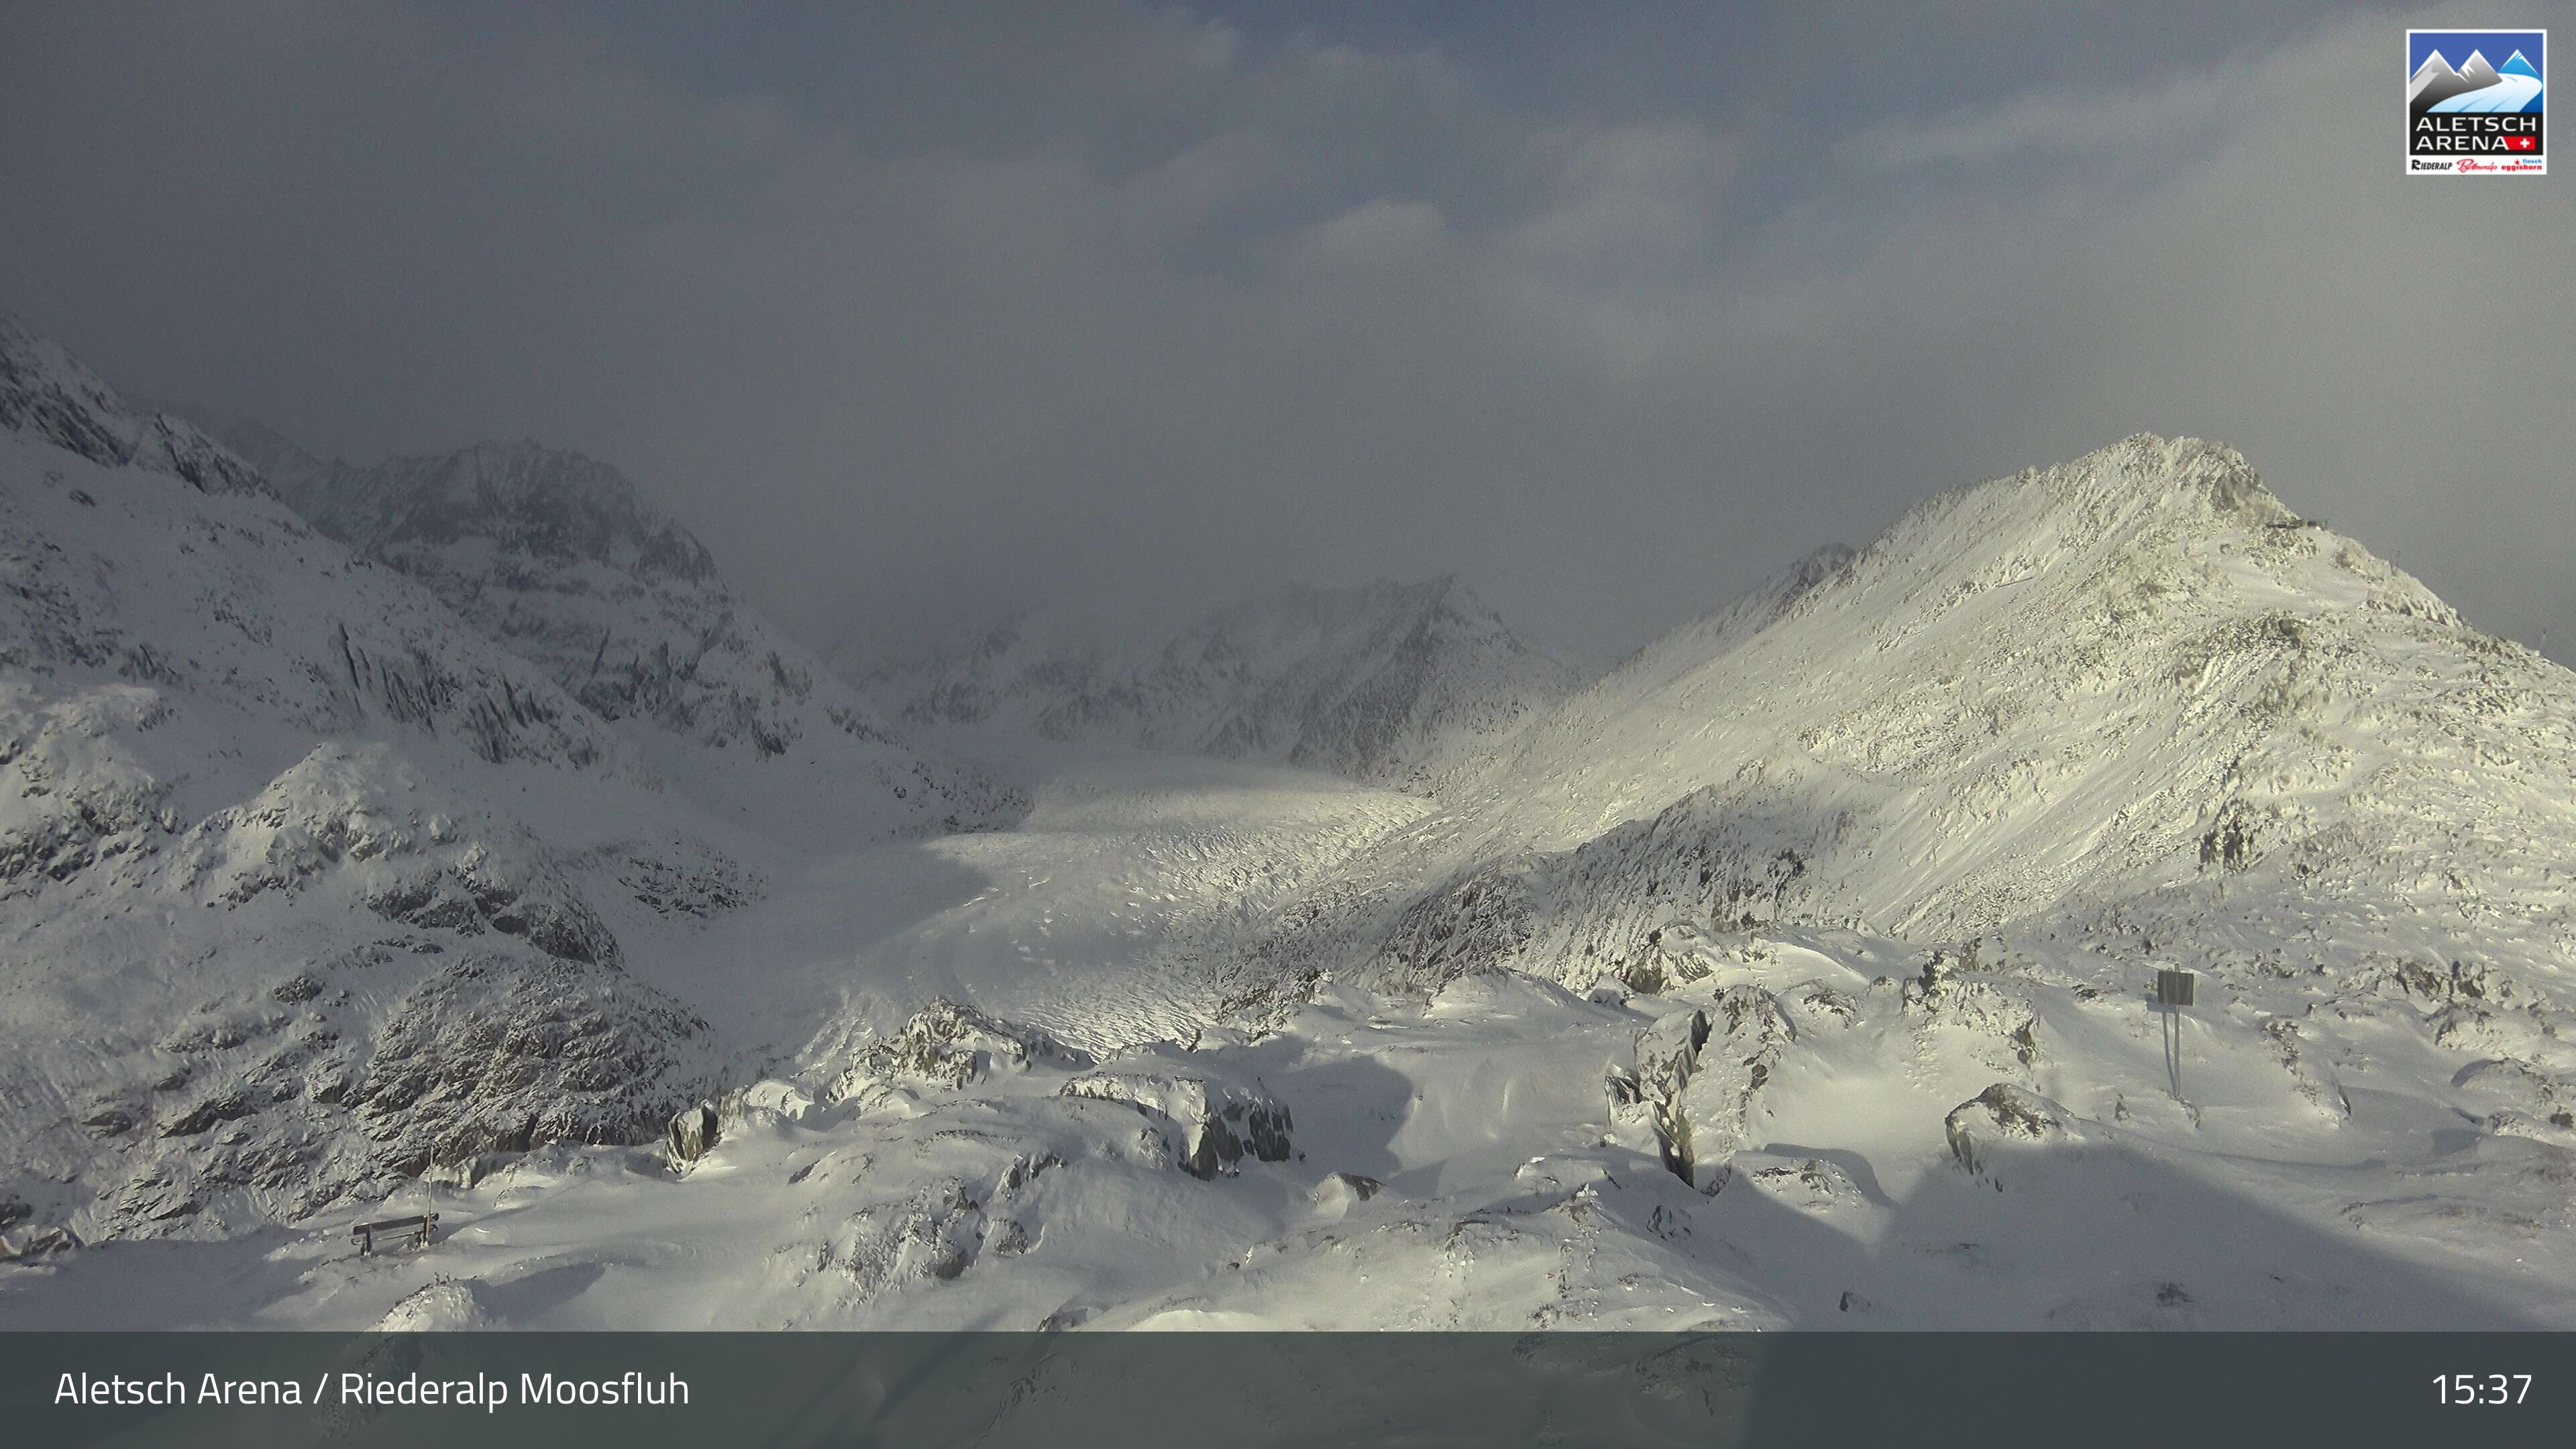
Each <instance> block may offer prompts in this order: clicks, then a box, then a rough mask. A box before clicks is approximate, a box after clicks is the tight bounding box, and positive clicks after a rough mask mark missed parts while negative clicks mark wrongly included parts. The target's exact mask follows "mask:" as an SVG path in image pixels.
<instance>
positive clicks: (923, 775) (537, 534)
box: [199, 413, 1017, 842]
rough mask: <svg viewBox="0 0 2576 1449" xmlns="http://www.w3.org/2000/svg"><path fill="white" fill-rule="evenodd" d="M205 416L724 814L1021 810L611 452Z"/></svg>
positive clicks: (871, 815) (839, 825) (898, 829)
mask: <svg viewBox="0 0 2576 1449" xmlns="http://www.w3.org/2000/svg"><path fill="white" fill-rule="evenodd" d="M199 416H201V417H204V418H205V419H206V421H207V424H208V426H209V427H211V428H213V429H214V430H215V431H216V432H217V433H218V434H219V435H220V436H223V437H225V438H226V439H228V440H234V441H236V442H237V443H238V444H239V446H240V447H241V448H242V450H243V451H244V452H245V453H246V454H248V455H250V456H253V457H256V458H259V459H261V460H263V462H264V464H265V466H267V467H268V468H269V469H271V470H272V471H271V477H272V479H273V480H274V481H275V483H276V485H277V488H278V491H279V493H280V495H281V496H282V497H284V498H285V499H286V500H287V502H289V503H290V504H292V505H293V506H294V507H295V508H296V509H297V510H298V511H300V512H302V513H303V514H304V516H305V517H307V518H309V519H311V520H312V521H313V523H314V526H315V527H317V528H319V529H320V530H321V531H322V532H324V533H326V534H328V535H330V536H331V537H333V538H336V539H339V540H341V541H342V542H344V543H346V544H348V545H349V546H350V547H351V548H353V549H355V550H356V551H357V552H358V553H359V554H361V555H362V556H364V557H368V558H372V559H379V560H382V561H383V562H385V563H388V564H391V565H392V566H393V567H395V568H397V569H399V570H401V571H402V572H403V573H405V574H407V575H409V576H411V577H412V578H413V579H415V580H417V581H419V582H420V583H421V584H423V585H424V586H426V587H427V588H428V589H429V590H430V591H431V592H432V593H434V594H436V595H437V596H438V597H439V599H440V600H442V601H443V602H445V603H446V604H447V605H448V606H449V607H450V608H452V609H454V610H455V611H456V612H457V613H458V614H460V615H462V616H463V617H464V619H465V620H466V621H467V622H469V623H470V624H472V625H473V626H474V627H475V628H476V629H477V630H478V631H480V632H481V633H482V634H483V635H484V636H485V637H486V638H488V639H490V640H492V641H493V642H494V643H496V644H498V645H499V646H500V647H502V648H504V649H507V650H509V651H511V652H512V653H514V654H517V655H519V656H521V657H522V658H525V659H527V660H529V661H530V662H532V663H534V664H536V665H538V666H539V667H540V668H542V669H543V670H544V671H545V672H546V674H547V675H548V676H549V677H551V678H552V679H553V680H554V681H555V683H556V684H558V685H560V686H561V687H562V688H563V689H564V690H565V691H567V692H568V693H570V694H571V695H572V696H573V697H574V698H575V699H578V700H579V701H580V702H581V703H582V704H583V705H584V706H585V707H586V708H588V709H589V710H590V711H592V712H593V713H595V714H597V715H598V716H600V717H601V718H602V719H605V720H607V721H609V722H610V723H612V724H615V725H618V726H619V727H620V728H622V729H623V730H624V731H625V733H626V735H627V738H628V739H629V740H630V741H631V742H632V743H633V744H634V746H635V747H636V749H637V750H638V751H639V752H640V753H642V754H643V755H644V756H645V758H647V759H648V760H650V761H652V762H653V763H654V765H655V766H656V767H658V768H659V769H661V770H662V771H663V772H664V773H665V774H666V775H668V776H669V777H670V779H671V780H672V781H673V783H675V784H676V785H678V786H679V787H680V788H681V789H682V790H683V791H688V792H693V793H695V794H697V795H699V796H701V797H703V798H705V799H706V800H707V801H709V802H710V803H712V804H715V805H716V806H717V807H718V808H719V809H720V810H721V811H722V812H723V813H724V814H727V815H738V816H743V817H745V818H746V823H750V822H754V821H756V822H757V823H758V824H757V828H760V829H763V830H766V831H769V832H771V833H775V834H779V835H781V836H784V837H791V838H795V839H798V840H803V841H807V842H820V841H825V840H832V841H847V840H851V839H866V838H871V837H875V836H880V835H885V834H890V833H891V834H926V833H936V832H939V831H942V830H952V829H964V828H971V827H974V826H977V825H982V824H986V823H990V822H991V821H992V820H993V819H995V818H997V817H998V816H1002V815H1007V814H1009V813H1010V812H1011V811H1013V810H1015V809H1016V808H1017V802H1016V801H1015V799H1014V798H1013V797H1011V796H1010V795H1009V794H1008V792H1006V791H1002V790H998V789H995V788H993V787H992V786H990V785H989V784H987V783H986V782H985V781H984V780H982V779H981V778H979V777H977V776H975V775H974V774H973V773H972V772H969V771H964V770H959V769H956V768H953V767H950V766H948V765H945V764H941V763H938V762H935V761H931V760H929V759H926V758H924V757H922V756H921V755H919V754H917V753H916V752H915V751H913V750H912V749H911V748H910V747H909V746H907V745H905V744H904V743H903V742H902V741H900V740H899V739H897V738H896V736H895V734H894V732H893V731H892V730H891V729H890V728H889V727H888V726H887V725H886V724H885V723H884V721H882V720H881V719H880V718H879V717H878V716H877V714H876V712H875V710H874V709H873V708H872V707H871V706H870V705H869V703H868V702H867V701H866V700H865V699H863V698H862V697H861V696H860V695H859V694H858V693H857V692H856V691H854V690H852V689H850V688H849V687H848V686H847V685H846V684H844V683H843V682H842V681H840V680H839V679H837V678H836V677H834V676H833V675H832V674H831V672H830V671H829V670H827V669H826V668H824V667H823V665H822V662H821V661H820V660H819V659H816V658H815V657H814V656H813V655H812V654H810V653H809V652H807V651H806V650H805V649H804V648H803V647H802V646H801V645H798V644H797V643H795V642H794V641H793V640H790V639H788V638H786V637H785V636H784V635H783V634H781V633H779V632H778V631H777V630H776V629H775V628H774V627H772V626H771V625H770V624H769V622H768V621H767V620H766V619H765V618H763V617H762V615H761V613H760V611H759V610H758V609H757V608H755V607H754V606H753V605H752V604H751V603H750V602H749V601H748V600H745V599H744V598H743V597H742V596H741V595H739V594H738V593H736V592H735V591H734V589H733V587H732V586H731V585H730V583H728V581H727V580H726V579H725V578H724V577H723V576H722V575H721V574H720V573H719V572H718V571H717V569H716V566H715V561H714V559H713V557H712V555H710V554H709V552H708V551H707V549H706V547H705V545H704V544H702V543H700V542H699V541H698V540H697V538H696V537H694V536H693V535H691V534H690V533H689V531H688V530H687V529H686V528H684V527H682V526H681V525H680V524H679V523H677V522H675V521H673V520H672V519H670V518H669V517H667V516H665V515H664V514H662V513H661V512H660V511H659V510H657V509H655V508H654V507H652V506H651V505H650V504H649V503H647V502H646V501H645V499H644V497H643V494H642V491H641V490H640V489H639V488H638V487H637V486H636V484H635V483H634V482H633V481H632V480H630V479H628V478H627V477H626V476H625V475H624V474H622V473H620V472H619V471H618V470H617V469H616V468H614V467H611V466H610V465H608V464H606V463H603V462H600V461H599V460H597V459H594V458H590V457H586V456H584V455H582V454H580V453H575V452H571V451H568V450H565V449H561V448H552V447H547V446H545V445H543V444H540V443H537V442H534V441H522V442H517V443H492V442H486V443H479V444H476V445H475V446H472V447H468V448H460V449H457V450H455V451H453V452H448V453H433V454H425V455H420V456H415V457H405V458H394V459H389V460H387V461H385V462H381V463H377V464H373V465H371V466H366V467H361V466H358V465H356V464H352V463H347V462H341V461H336V460H335V461H332V462H327V463H326V462H322V461H320V460H319V459H317V458H316V457H315V456H314V455H313V454H312V453H311V452H309V451H308V450H306V449H304V448H302V447H300V446H298V445H296V444H295V443H293V442H292V441H291V440H289V439H287V438H285V437H284V436H282V435H281V434H279V433H277V432H276V431H275V430H274V429H270V428H267V427H265V426H263V425H260V424H258V423H255V422H250V421H247V420H242V419H233V418H223V417H218V416H215V415H211V414H202V413H201V414H199Z"/></svg>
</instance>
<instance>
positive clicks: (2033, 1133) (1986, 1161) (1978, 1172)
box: [1941, 1082, 2083, 1191]
mask: <svg viewBox="0 0 2576 1449" xmlns="http://www.w3.org/2000/svg"><path fill="white" fill-rule="evenodd" d="M1941 1127H1942V1131H1943V1133H1944V1135H1946V1136H1947V1137H1948V1139H1949V1143H1950V1157H1951V1160H1952V1161H1954V1162H1956V1163H1957V1164H1958V1165H1959V1168H1960V1170H1961V1171H1963V1172H1965V1173H1967V1174H1968V1175H1969V1176H1970V1177H1975V1178H1980V1179H1983V1180H1986V1181H1988V1182H1992V1183H1993V1184H1994V1186H1995V1189H1996V1190H1997V1191H2001V1190H2002V1189H2003V1181H2002V1179H2001V1178H1999V1177H1998V1176H1996V1172H1997V1169H1998V1168H1999V1167H2000V1165H2001V1164H2002V1162H2003V1160H2004V1158H2005V1157H2006V1156H2007V1155H2008V1154H2009V1153H2010V1152H2011V1151H2012V1150H2014V1149H2017V1148H2038V1147H2048V1146H2051V1145H2055V1144H2062V1143H2067V1142H2073V1141H2079V1140H2081V1139H2082V1136H2083V1133H2082V1130H2081V1129H2080V1128H2079V1127H2078V1125H2077V1122H2076V1118H2075V1114H2073V1113H2071V1112H2069V1111H2067V1110H2066V1109H2065V1108H2064V1107H2061V1106H2059V1105H2058V1104H2057V1103H2055V1102H2052V1101H2050V1100H2049V1099H2048V1098H2046V1097H2043V1096H2041V1095H2039V1094H2038V1093H2037V1092H2033V1091H2030V1090H2028V1089H2027V1088H2023V1087H2016V1086H2014V1085H2013V1084H2011V1083H2010V1082H1997V1083H1995V1084H1994V1085H1993V1086H1991V1087H1988V1088H1986V1089H1985V1090H1984V1091H1982V1092H1979V1093H1978V1094H1977V1095H1976V1096H1974V1097H1971V1098H1969V1099H1968V1100H1967V1101H1965V1102H1962V1103H1960V1104H1959V1105H1958V1106H1956V1107H1954V1108H1952V1109H1951V1111H1950V1114H1949V1115H1948V1116H1947V1117H1944V1118H1943V1119H1941Z"/></svg>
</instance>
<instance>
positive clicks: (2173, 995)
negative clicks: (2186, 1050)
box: [2156, 967, 2198, 1102]
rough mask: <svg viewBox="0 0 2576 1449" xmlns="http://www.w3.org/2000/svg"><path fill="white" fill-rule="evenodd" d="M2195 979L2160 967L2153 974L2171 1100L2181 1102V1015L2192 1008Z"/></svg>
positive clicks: (2196, 981) (2187, 973)
mask: <svg viewBox="0 0 2576 1449" xmlns="http://www.w3.org/2000/svg"><path fill="white" fill-rule="evenodd" d="M2196 984H2198V978H2197V977H2195V976H2193V975H2192V974H2191V973H2190V972H2188V971H2176V970H2173V969H2172V968H2170V967H2160V968H2158V969H2157V971H2156V1009H2157V1010H2158V1011H2159V1012H2161V1013H2163V1015H2164V1019H2165V1076H2166V1078H2167V1080H2169V1081H2170V1082H2171V1083H2172V1084H2173V1095H2174V1100H2175V1101H2177V1102H2179V1101H2181V1100H2182V1011H2183V1008H2184V1007H2186V1006H2189V1005H2191V998H2192V987H2193V986H2195V985H2196Z"/></svg>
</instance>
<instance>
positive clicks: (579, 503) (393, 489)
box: [276, 440, 715, 579]
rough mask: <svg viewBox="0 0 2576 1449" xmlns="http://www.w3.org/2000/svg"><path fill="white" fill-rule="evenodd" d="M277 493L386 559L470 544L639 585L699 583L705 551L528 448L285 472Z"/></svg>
mask: <svg viewBox="0 0 2576 1449" xmlns="http://www.w3.org/2000/svg"><path fill="white" fill-rule="evenodd" d="M276 482H277V485H278V488H279V491H280V492H281V494H282V495H283V496H284V497H285V498H286V500H287V501H288V502H289V503H291V504H293V505H294V506H295V508H296V509H297V511H298V512H301V513H303V514H304V515H305V516H306V517H307V518H310V519H312V520H313V522H314V524H315V526H316V527H319V528H320V529H322V530H323V531H324V532H325V533H329V534H331V535H333V536H335V537H338V538H341V539H344V540H346V541H348V542H349V543H350V544H351V545H352V546H354V547H357V548H359V549H362V550H365V551H369V552H377V553H392V552H394V551H398V550H401V549H403V548H406V547H409V546H414V545H418V546H423V547H429V548H445V547H449V546H452V545H456V544H460V543H465V542H467V541H470V540H479V541H481V542H484V543H487V544H489V545H491V546H492V547H493V548H495V549H498V550H500V551H502V552H504V553H510V554H517V555H521V556H524V557H526V558H529V559H532V560H536V561H539V562H543V563H558V564H559V563H566V562H572V561H576V560H578V561H586V562H592V563H600V564H605V565H608V566H609V567H612V568H615V569H618V570H619V571H621V572H624V573H629V574H633V575H636V576H638V577H669V578H677V579H705V578H708V577H710V576H712V575H713V574H714V572H715V560H714V558H713V557H712V556H711V555H709V553H708V552H707V549H706V546H705V545H704V544H702V543H700V542H698V540H697V539H696V538H695V537H694V536H692V535H691V534H690V533H689V531H688V530H687V529H685V528H682V527H681V526H680V525H679V524H677V523H675V522H673V521H672V520H670V519H669V518H667V517H665V516H663V515H662V514H661V513H660V512H658V511H657V510H655V509H653V508H652V507H651V506H649V505H648V504H646V503H645V501H644V499H643V496H642V494H641V492H640V491H639V490H638V489H637V488H636V486H635V484H634V483H633V481H631V480H630V479H628V478H627V477H626V475H625V474H623V473H620V472H619V471H617V469H615V468H613V467H611V466H609V465H608V464H606V463H602V462H600V461H598V460H597V459H595V458H590V457H586V456H584V455H582V454H580V453H576V452H572V451H569V450H567V449H562V448H550V447H547V446H545V445H543V444H541V443H538V442H536V441H534V440H525V441H521V442H516V443H493V442H486V443H478V444H476V445H474V446H473V447H470V448H462V449H458V450H456V451H454V452H448V453H433V454H427V455H424V456H419V457H411V458H396V459H392V460H389V461H387V462H384V463H381V464H378V465H376V466H375V467H373V468H368V469H364V470H358V469H351V468H348V467H347V466H346V465H340V466H337V467H332V466H324V467H319V468H311V469H304V470H295V471H288V472H286V473H285V474H284V475H283V476H281V477H279V478H277V479H276Z"/></svg>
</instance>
